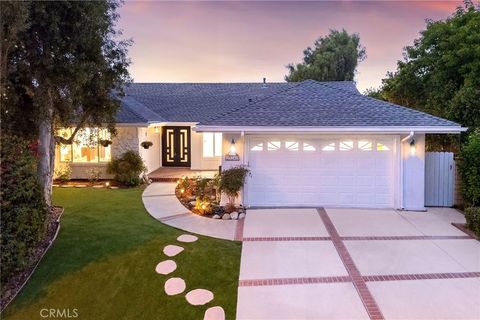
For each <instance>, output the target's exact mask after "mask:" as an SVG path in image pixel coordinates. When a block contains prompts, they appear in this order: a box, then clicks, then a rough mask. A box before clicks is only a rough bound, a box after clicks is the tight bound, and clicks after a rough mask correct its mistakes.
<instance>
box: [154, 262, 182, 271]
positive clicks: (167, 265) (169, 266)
mask: <svg viewBox="0 0 480 320" xmlns="http://www.w3.org/2000/svg"><path fill="white" fill-rule="evenodd" d="M175 269H177V264H176V263H175V261H173V260H165V261H162V262H160V263H159V264H157V267H156V268H155V271H156V272H157V273H160V274H169V273H172V272H173V271H175Z"/></svg>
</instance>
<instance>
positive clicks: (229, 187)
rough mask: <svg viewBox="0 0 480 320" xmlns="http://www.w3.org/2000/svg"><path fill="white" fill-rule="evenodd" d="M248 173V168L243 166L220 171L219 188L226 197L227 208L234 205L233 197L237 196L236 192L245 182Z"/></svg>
mask: <svg viewBox="0 0 480 320" xmlns="http://www.w3.org/2000/svg"><path fill="white" fill-rule="evenodd" d="M249 174H250V170H249V169H248V168H246V167H244V166H237V167H233V168H230V169H227V170H224V171H223V172H222V175H221V178H220V189H221V191H222V192H223V193H225V194H226V196H227V197H228V205H227V207H229V209H231V208H233V207H234V206H235V199H236V198H237V197H238V193H239V192H240V190H241V189H242V187H243V185H244V184H245V179H246V178H247V175H249Z"/></svg>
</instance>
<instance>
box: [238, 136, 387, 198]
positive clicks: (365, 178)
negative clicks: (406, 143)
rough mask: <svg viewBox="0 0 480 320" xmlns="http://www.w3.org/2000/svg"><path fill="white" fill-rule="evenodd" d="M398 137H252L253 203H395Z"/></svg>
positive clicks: (249, 184) (250, 186)
mask: <svg viewBox="0 0 480 320" xmlns="http://www.w3.org/2000/svg"><path fill="white" fill-rule="evenodd" d="M395 147H396V144H395V137H392V136H380V137H378V136H377V137H374V136H370V137H369V136H365V137H358V136H357V137H355V138H352V137H343V136H342V137H338V136H337V137H330V138H329V137H325V136H323V137H312V136H310V137H308V136H304V137H299V136H275V135H271V136H249V137H248V143H247V150H248V155H247V157H248V158H247V160H248V165H249V167H250V169H251V171H252V172H251V173H252V176H251V177H250V178H249V179H248V180H247V185H246V198H245V202H246V203H247V204H248V205H250V206H347V207H370V208H372V207H393V206H394V181H395V169H394V168H395V165H394V164H395V153H396V151H395Z"/></svg>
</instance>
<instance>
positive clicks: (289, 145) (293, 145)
mask: <svg viewBox="0 0 480 320" xmlns="http://www.w3.org/2000/svg"><path fill="white" fill-rule="evenodd" d="M285 148H286V149H287V150H288V151H298V142H296V141H285Z"/></svg>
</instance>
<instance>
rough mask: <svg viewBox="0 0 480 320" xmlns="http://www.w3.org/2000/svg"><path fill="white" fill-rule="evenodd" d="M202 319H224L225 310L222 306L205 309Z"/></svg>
mask: <svg viewBox="0 0 480 320" xmlns="http://www.w3.org/2000/svg"><path fill="white" fill-rule="evenodd" d="M203 320H225V311H223V308H222V307H211V308H208V309H207V311H205V315H204V316H203Z"/></svg>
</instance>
